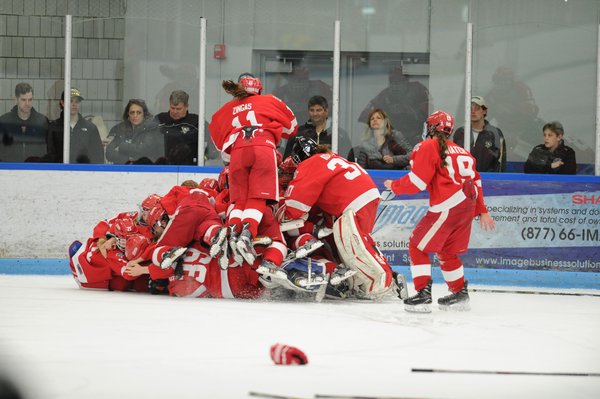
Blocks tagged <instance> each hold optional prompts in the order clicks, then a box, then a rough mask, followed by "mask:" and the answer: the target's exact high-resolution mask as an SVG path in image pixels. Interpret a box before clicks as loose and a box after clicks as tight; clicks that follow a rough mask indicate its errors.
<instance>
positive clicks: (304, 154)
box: [292, 137, 319, 165]
mask: <svg viewBox="0 0 600 399" xmlns="http://www.w3.org/2000/svg"><path fill="white" fill-rule="evenodd" d="M318 146H319V145H318V144H317V143H316V142H315V141H314V140H313V139H310V138H308V137H298V138H297V139H296V141H295V142H294V146H293V147H292V161H294V163H295V164H296V165H298V164H299V163H300V162H302V161H304V160H306V159H308V158H310V157H311V156H312V155H314V154H316V153H317V147H318Z"/></svg>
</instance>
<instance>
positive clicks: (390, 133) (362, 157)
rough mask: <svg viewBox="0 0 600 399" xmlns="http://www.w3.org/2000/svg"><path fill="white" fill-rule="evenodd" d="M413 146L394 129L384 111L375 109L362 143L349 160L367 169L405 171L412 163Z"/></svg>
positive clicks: (353, 150)
mask: <svg viewBox="0 0 600 399" xmlns="http://www.w3.org/2000/svg"><path fill="white" fill-rule="evenodd" d="M411 151H412V146H411V145H410V143H409V142H408V140H406V138H405V137H404V136H403V135H402V133H400V132H399V131H397V130H394V129H393V128H392V124H391V122H390V119H389V118H388V115H387V114H386V113H385V111H384V110H382V109H379V108H375V109H374V110H373V111H371V114H370V115H369V125H368V126H367V128H366V130H365V133H364V135H363V138H362V143H361V144H360V145H359V146H357V147H356V148H353V149H351V150H350V153H349V154H348V159H349V160H350V161H354V162H357V163H358V164H359V165H360V166H362V167H363V168H367V169H405V168H406V167H407V166H408V164H409V162H410V153H411Z"/></svg>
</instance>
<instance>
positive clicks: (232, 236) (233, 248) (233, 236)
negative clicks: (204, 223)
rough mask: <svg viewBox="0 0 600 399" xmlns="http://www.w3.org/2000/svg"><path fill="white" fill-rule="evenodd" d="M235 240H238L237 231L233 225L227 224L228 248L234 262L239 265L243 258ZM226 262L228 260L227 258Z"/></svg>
mask: <svg viewBox="0 0 600 399" xmlns="http://www.w3.org/2000/svg"><path fill="white" fill-rule="evenodd" d="M237 240H238V232H237V230H236V228H235V225H232V226H229V242H228V244H229V249H230V252H231V255H232V256H233V260H234V261H235V262H236V263H239V264H240V265H241V264H242V262H244V258H243V257H242V255H241V254H240V253H239V252H238V249H237ZM227 262H229V260H228V261H227Z"/></svg>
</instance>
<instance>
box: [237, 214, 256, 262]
mask: <svg viewBox="0 0 600 399" xmlns="http://www.w3.org/2000/svg"><path fill="white" fill-rule="evenodd" d="M249 227H250V224H249V223H244V225H243V227H242V232H241V233H240V235H239V236H238V238H237V241H236V243H235V245H236V247H237V250H238V252H239V253H240V254H241V255H242V257H243V258H244V260H245V261H246V262H248V264H249V265H251V264H253V263H254V261H255V260H256V256H257V255H256V252H255V251H254V246H252V233H250V230H249Z"/></svg>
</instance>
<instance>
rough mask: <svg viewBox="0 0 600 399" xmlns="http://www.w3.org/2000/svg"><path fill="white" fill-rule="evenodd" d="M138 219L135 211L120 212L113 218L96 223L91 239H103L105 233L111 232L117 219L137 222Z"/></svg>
mask: <svg viewBox="0 0 600 399" xmlns="http://www.w3.org/2000/svg"><path fill="white" fill-rule="evenodd" d="M138 217H139V215H138V213H137V212H136V211H131V212H121V213H119V214H118V215H117V216H115V217H114V218H111V219H104V220H101V221H100V222H98V224H96V226H94V230H93V233H92V238H95V239H98V238H104V237H105V236H106V233H109V232H113V229H114V224H115V222H116V221H117V220H118V219H133V220H136V221H137V220H138ZM142 234H144V233H143V232H142Z"/></svg>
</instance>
